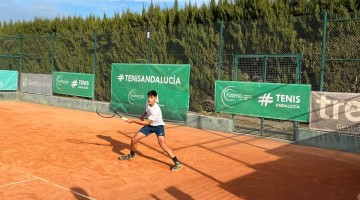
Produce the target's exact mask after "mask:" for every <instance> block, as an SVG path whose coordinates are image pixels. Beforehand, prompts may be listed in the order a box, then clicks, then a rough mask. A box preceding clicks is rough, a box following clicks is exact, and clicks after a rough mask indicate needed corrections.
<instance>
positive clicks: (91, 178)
mask: <svg viewBox="0 0 360 200" xmlns="http://www.w3.org/2000/svg"><path fill="white" fill-rule="evenodd" d="M0 107H1V113H0V134H1V140H0V152H1V153H0V174H1V176H0V199H2V200H7V199H11V200H18V199H19V200H20V199H21V200H24V199H46V200H48V199H106V200H108V199H109V200H112V199H185V200H189V199H207V200H208V199H221V200H223V199H255V200H258V199H267V200H270V199H274V200H275V199H276V200H282V199H286V200H288V199H317V200H319V199H326V200H328V199H339V200H340V199H341V200H346V199H349V200H350V199H353V200H356V199H360V198H359V197H358V195H359V194H360V154H353V153H347V152H340V151H332V150H325V149H319V148H312V147H306V146H299V145H293V144H289V143H286V142H282V141H274V140H267V139H263V138H256V137H252V136H246V135H237V134H229V133H221V132H214V131H207V130H199V129H194V128H189V127H185V126H179V125H175V124H170V123H168V124H167V125H166V136H167V143H168V145H169V146H170V147H171V148H173V150H174V152H175V154H176V155H177V157H178V158H179V159H180V160H181V161H182V162H183V163H184V164H185V167H184V168H183V169H182V170H181V171H179V172H171V171H170V167H171V166H172V164H173V163H172V160H171V159H170V158H169V157H167V155H165V153H164V152H163V151H162V149H161V148H160V147H159V145H158V144H157V140H156V136H155V135H151V136H149V137H148V138H144V139H143V140H141V142H140V144H139V145H138V154H137V156H136V158H135V159H133V160H131V161H119V160H118V159H117V158H118V157H119V156H120V155H123V154H127V153H128V152H129V150H128V149H129V141H130V138H131V136H132V135H133V133H134V132H136V131H137V130H138V129H139V128H140V126H139V125H136V124H131V125H129V124H127V123H126V122H124V121H122V120H120V119H118V118H114V119H105V118H101V117H99V116H97V115H96V114H95V113H92V112H84V111H78V110H71V109H65V108H58V107H52V106H47V105H39V104H32V103H26V102H8V101H3V102H0Z"/></svg>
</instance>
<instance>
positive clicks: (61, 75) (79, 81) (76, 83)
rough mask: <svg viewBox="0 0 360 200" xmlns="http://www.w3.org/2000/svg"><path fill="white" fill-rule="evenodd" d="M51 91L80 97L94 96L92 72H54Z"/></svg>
mask: <svg viewBox="0 0 360 200" xmlns="http://www.w3.org/2000/svg"><path fill="white" fill-rule="evenodd" d="M53 76H54V77H53V91H54V93H58V94H68V95H73V96H81V97H91V98H92V97H94V74H83V73H70V72H54V74H53Z"/></svg>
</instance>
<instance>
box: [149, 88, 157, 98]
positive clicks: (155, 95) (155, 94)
mask: <svg viewBox="0 0 360 200" xmlns="http://www.w3.org/2000/svg"><path fill="white" fill-rule="evenodd" d="M147 95H148V97H149V96H154V97H157V92H156V91H155V90H150V91H149V92H148V93H147Z"/></svg>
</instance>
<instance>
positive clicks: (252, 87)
mask: <svg viewBox="0 0 360 200" xmlns="http://www.w3.org/2000/svg"><path fill="white" fill-rule="evenodd" d="M310 92H311V86H310V85H300V84H279V83H255V82H234V81H216V83H215V111H216V112H220V113H230V114H240V115H247V116H254V117H265V118H273V119H282V120H293V121H301V122H308V120H309V106H310Z"/></svg>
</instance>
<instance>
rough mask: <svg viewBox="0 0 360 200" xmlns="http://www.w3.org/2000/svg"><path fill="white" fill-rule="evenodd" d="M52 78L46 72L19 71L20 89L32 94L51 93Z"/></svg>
mask: <svg viewBox="0 0 360 200" xmlns="http://www.w3.org/2000/svg"><path fill="white" fill-rule="evenodd" d="M52 78H53V75H48V74H31V73H21V76H20V91H21V92H26V93H33V94H43V95H52Z"/></svg>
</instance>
